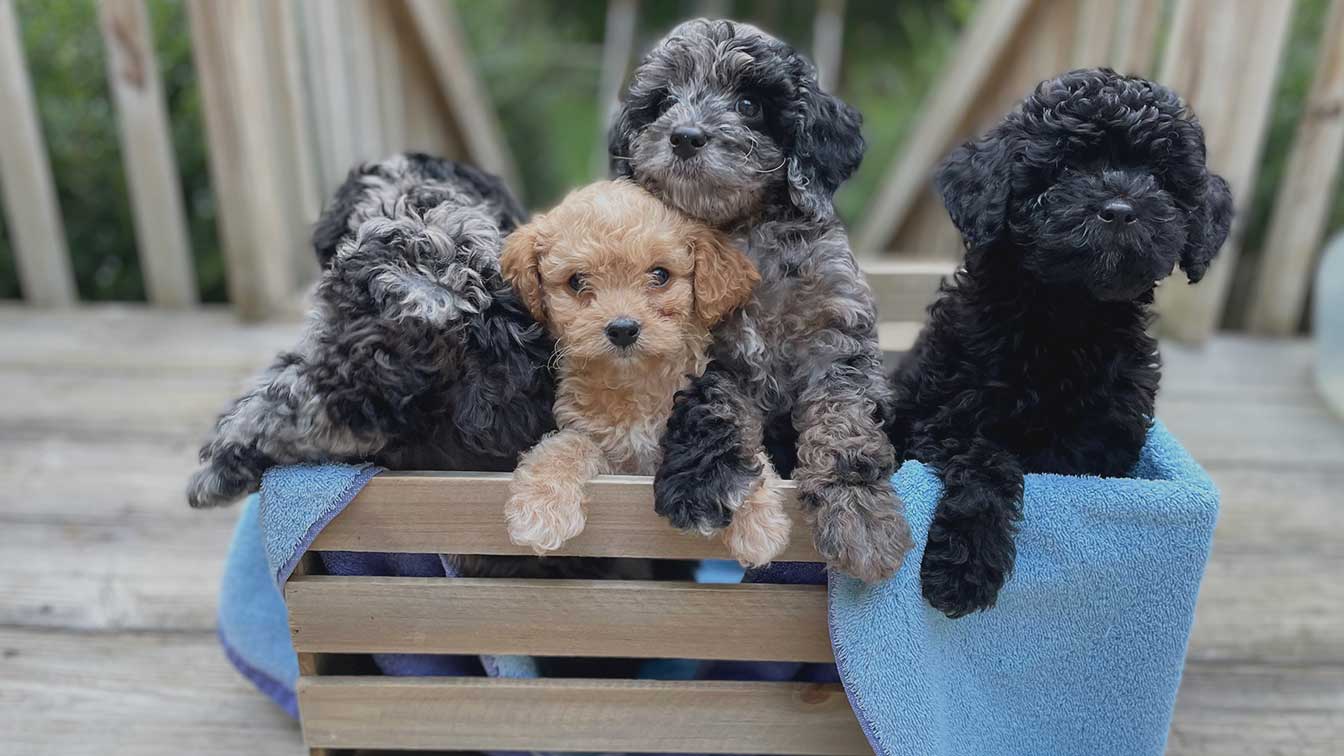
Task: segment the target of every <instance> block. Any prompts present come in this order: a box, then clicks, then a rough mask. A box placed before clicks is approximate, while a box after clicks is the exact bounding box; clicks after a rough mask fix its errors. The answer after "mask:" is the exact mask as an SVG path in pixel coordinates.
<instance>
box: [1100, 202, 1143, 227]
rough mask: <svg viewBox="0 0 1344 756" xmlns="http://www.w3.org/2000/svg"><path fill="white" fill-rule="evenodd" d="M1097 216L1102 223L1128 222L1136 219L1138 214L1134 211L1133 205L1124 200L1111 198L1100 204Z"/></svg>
mask: <svg viewBox="0 0 1344 756" xmlns="http://www.w3.org/2000/svg"><path fill="white" fill-rule="evenodd" d="M1097 217H1098V218H1100V219H1101V222H1102V223H1124V224H1129V223H1133V222H1134V221H1136V220H1138V219H1139V218H1138V214H1137V213H1135V212H1134V206H1133V205H1131V204H1129V203H1128V202H1126V201H1124V200H1118V199H1116V200H1111V201H1110V202H1107V203H1106V204H1105V205H1102V206H1101V212H1099V213H1097Z"/></svg>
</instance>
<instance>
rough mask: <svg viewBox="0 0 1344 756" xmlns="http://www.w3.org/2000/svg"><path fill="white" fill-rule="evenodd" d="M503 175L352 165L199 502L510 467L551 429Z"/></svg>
mask: <svg viewBox="0 0 1344 756" xmlns="http://www.w3.org/2000/svg"><path fill="white" fill-rule="evenodd" d="M526 220H527V217H526V215H525V214H524V213H523V211H522V210H521V209H520V205H519V204H518V202H517V200H515V199H514V198H513V196H512V195H511V194H510V193H509V192H508V191H507V190H506V189H505V188H504V186H503V184H502V183H500V182H499V180H498V179H496V178H494V177H493V176H489V175H488V174H484V173H481V172H480V171H477V170H476V169H474V168H471V167H470V166H466V165H462V164H459V163H454V162H452V161H448V160H441V159H437V158H431V157H427V156H425V155H418V154H410V155H398V156H394V157H392V158H389V159H387V160H384V161H381V162H377V163H366V164H363V165H360V166H357V167H356V168H355V169H354V170H352V171H351V173H350V176H349V178H348V179H347V180H346V182H345V184H344V185H343V186H342V187H341V188H340V190H338V191H337V193H336V198H335V199H334V200H333V201H332V203H331V204H330V205H329V206H328V208H327V210H326V211H325V212H324V214H323V217H322V219H321V220H319V222H318V224H317V226H316V228H315V230H314V247H315V249H316V250H317V253H318V255H319V258H320V259H323V260H324V268H325V270H324V271H323V274H322V278H321V280H320V281H319V283H318V286H317V288H316V292H315V295H314V309H313V312H312V314H311V315H310V317H309V321H308V324H307V327H306V328H305V330H304V333H303V335H302V337H301V339H300V342H299V344H298V345H297V346H296V347H295V348H294V349H293V350H291V351H288V352H284V353H282V354H281V355H279V356H278V357H277V358H276V360H275V362H274V363H273V364H272V365H271V367H270V368H268V369H267V370H266V371H265V372H263V373H262V374H261V376H259V377H258V378H257V380H256V382H255V386H254V388H253V389H251V390H250V391H248V392H247V393H245V394H244V395H243V396H242V397H240V398H239V399H238V400H236V401H235V402H234V403H233V405H232V406H231V407H230V408H229V409H228V410H227V411H226V412H225V413H224V414H223V415H222V416H221V417H220V418H219V420H218V422H217V423H216V426H215V429H214V433H213V435H212V437H211V438H210V440H209V441H208V443H207V444H206V445H205V446H204V447H203V448H202V450H201V462H202V465H201V468H200V469H199V470H198V471H197V472H196V474H195V475H194V476H193V477H192V480H191V482H190V484H189V486H188V491H187V496H188V501H189V502H190V503H191V505H192V506H195V507H201V506H217V505H222V504H227V503H229V502H231V501H233V500H235V499H237V498H239V497H241V496H242V495H244V494H245V493H247V492H249V491H254V490H256V488H257V486H258V485H259V483H260V480H261V474H262V473H263V472H264V471H265V470H266V468H268V467H271V466H273V465H281V464H294V463H301V462H333V461H336V462H357V461H364V460H372V461H374V462H377V463H378V464H380V465H383V466H385V467H389V468H392V469H427V470H496V471H508V470H512V469H513V467H514V463H515V461H516V460H517V458H518V455H519V454H521V453H522V452H524V451H526V450H527V449H529V448H531V447H532V446H533V445H534V444H536V443H537V441H538V440H540V439H541V438H542V437H543V436H544V435H545V434H546V433H547V432H549V431H551V430H553V429H554V428H555V420H554V417H553V414H552V405H553V404H554V401H555V377H554V375H553V372H552V369H551V366H550V362H551V357H552V354H553V351H554V342H553V340H552V338H551V337H550V335H549V334H548V333H547V332H546V331H545V329H544V328H542V327H541V326H540V325H539V324H538V323H537V322H536V321H535V320H534V319H533V317H532V315H531V313H530V312H529V310H528V308H527V306H526V304H525V303H524V302H523V301H522V300H521V299H520V298H519V296H518V295H517V293H515V292H514V290H513V289H512V287H510V286H509V285H508V283H507V282H505V280H504V278H503V276H502V273H501V270H500V259H499V258H500V251H501V247H502V245H503V239H504V232H505V231H506V230H509V229H514V228H516V227H517V226H519V225H521V224H522V223H524V222H526ZM455 560H456V561H457V563H458V568H459V570H460V571H461V573H462V574H464V575H471V576H481V577H531V578H589V579H591V578H603V577H621V578H626V579H677V580H685V579H688V578H689V576H690V565H689V563H685V562H677V561H662V562H653V561H651V560H644V559H574V558H565V559H545V560H540V559H536V558H535V557H502V556H472V555H467V556H459V557H455Z"/></svg>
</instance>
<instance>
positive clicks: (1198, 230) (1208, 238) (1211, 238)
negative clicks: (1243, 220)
mask: <svg viewBox="0 0 1344 756" xmlns="http://www.w3.org/2000/svg"><path fill="white" fill-rule="evenodd" d="M1232 214H1233V210H1232V190H1231V189H1230V188H1229V187H1228V185H1227V181H1226V180H1225V179H1224V178H1223V177H1222V176H1217V175H1213V174H1209V188H1208V191H1206V192H1205V194H1204V203H1203V204H1201V205H1200V206H1199V207H1197V208H1195V209H1194V211H1193V212H1191V213H1190V228H1189V231H1188V233H1187V234H1186V241H1185V249H1183V250H1181V270H1184V271H1185V275H1186V277H1187V278H1189V279H1190V283H1198V282H1199V279H1201V278H1203V277H1204V273H1205V272H1206V271H1207V270H1208V269H1209V263H1211V262H1213V258H1214V257H1217V256H1218V250H1220V249H1222V248H1223V242H1225V241H1227V233H1228V231H1229V230H1231V228H1232Z"/></svg>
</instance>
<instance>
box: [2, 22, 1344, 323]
mask: <svg viewBox="0 0 1344 756" xmlns="http://www.w3.org/2000/svg"><path fill="white" fill-rule="evenodd" d="M1173 4H1174V9H1173V11H1172V16H1171V18H1170V27H1169V28H1168V29H1166V30H1165V34H1163V33H1161V32H1162V31H1163V30H1162V29H1161V28H1160V26H1161V24H1162V19H1163V15H1162V9H1163V6H1164V2H1163V0H1129V1H1128V2H1116V3H1112V2H1099V1H1098V0H999V1H996V2H985V3H983V4H982V8H981V10H980V11H979V12H978V14H977V16H976V17H975V18H974V19H973V20H972V22H971V24H970V25H969V27H968V28H967V29H966V30H965V31H964V33H963V38H962V40H961V42H960V44H959V48H958V49H957V50H956V51H955V52H953V54H952V55H951V56H950V57H949V61H950V62H949V64H948V66H947V68H946V69H945V71H944V72H943V73H942V75H941V77H940V80H939V81H938V82H937V83H936V84H935V85H934V86H933V87H932V89H931V92H932V95H931V97H930V99H929V101H928V102H926V103H925V104H924V106H923V107H922V108H921V116H920V118H919V120H918V121H917V123H916V124H915V126H914V128H913V130H912V132H911V134H910V137H909V138H908V140H907V141H906V144H905V147H904V149H903V151H902V152H901V153H900V154H899V155H897V157H896V158H895V159H894V160H893V161H892V163H891V165H890V166H889V167H887V168H886V169H885V177H884V179H883V181H882V183H881V187H880V190H879V191H878V192H877V194H876V195H875V197H874V199H873V201H872V203H871V205H870V207H869V208H868V210H867V211H866V212H864V213H862V214H861V216H860V217H858V218H856V219H854V221H855V222H854V225H855V229H854V243H855V247H856V250H857V251H858V252H859V253H860V255H861V256H862V257H865V258H867V259H878V258H886V257H897V258H899V257H902V256H908V255H909V254H910V250H918V251H919V254H918V256H919V257H933V258H939V259H944V260H953V259H955V258H956V257H957V256H958V255H959V253H960V240H959V239H958V238H957V237H956V234H955V231H954V229H952V227H951V224H949V223H948V222H947V219H946V213H945V211H944V210H943V208H942V207H941V206H940V204H939V203H938V202H937V201H936V199H935V198H934V197H933V196H932V194H931V192H930V191H929V188H928V187H929V179H930V175H931V173H932V171H933V168H934V166H935V165H936V164H937V161H938V159H939V158H940V157H941V156H942V155H943V154H945V153H946V151H947V150H948V149H949V148H950V147H951V146H952V145H954V144H955V143H956V142H957V141H959V140H961V139H963V138H965V137H967V136H969V135H970V134H972V133H974V132H976V131H978V130H980V129H983V128H984V127H985V126H986V125H988V124H989V123H991V122H992V120H993V119H994V118H996V117H997V116H998V115H999V114H1000V113H1002V112H1003V110H1004V109H1005V108H1007V107H1010V106H1011V104H1012V103H1013V102H1014V101H1015V100H1017V99H1018V98H1019V97H1020V96H1021V95H1022V93H1024V92H1026V91H1027V90H1028V89H1029V88H1030V87H1031V86H1032V85H1033V84H1034V83H1035V82H1036V81H1039V80H1040V79H1042V78H1045V77H1047V76H1050V75H1053V74H1055V73H1058V72H1059V71H1061V70H1065V69H1067V68H1070V67H1075V66H1083V65H1102V64H1105V65H1112V66H1114V67H1116V68H1119V69H1122V70H1126V71H1130V72H1135V73H1142V74H1151V75H1156V76H1157V77H1158V78H1159V79H1160V80H1162V81H1164V82H1166V83H1169V84H1171V85H1172V86H1174V87H1175V88H1177V89H1178V90H1179V91H1182V92H1184V93H1185V94H1186V95H1187V96H1188V97H1189V99H1190V101H1191V104H1192V105H1193V106H1194V109H1195V110H1196V111H1197V112H1198V113H1199V114H1200V116H1201V119H1202V121H1203V122H1204V124H1205V128H1206V131H1207V133H1208V138H1209V149H1210V161H1211V163H1212V164H1213V166H1214V168H1215V169H1216V170H1218V171H1219V172H1220V173H1222V174H1223V175H1225V176H1226V177H1227V178H1228V179H1229V181H1230V182H1231V183H1232V186H1233V190H1234V193H1235V194H1236V196H1237V198H1238V204H1239V209H1242V210H1244V209H1245V207H1246V205H1247V203H1248V202H1249V200H1250V198H1251V195H1252V188H1253V187H1254V185H1255V182H1256V179H1257V176H1256V172H1257V168H1258V166H1259V163H1260V154H1261V150H1262V143H1263V141H1264V135H1265V130H1266V124H1267V123H1268V115H1269V111H1270V108H1271V106H1272V103H1273V98H1274V94H1275V83H1276V80H1277V74H1278V68H1279V60H1280V58H1281V57H1282V53H1283V50H1284V46H1285V44H1286V41H1287V37H1288V27H1289V22H1290V19H1291V17H1292V12H1293V1H1292V0H1261V1H1260V2H1254V3H1237V4H1235V5H1232V6H1228V5H1226V4H1224V3H1222V2H1221V1H1220V0H1173ZM731 5H732V4H731V3H725V2H715V1H714V0H702V1H701V2H698V3H695V4H694V6H693V8H694V10H695V11H697V12H699V13H702V14H706V15H721V14H723V13H725V12H729V11H731ZM459 8H460V9H462V10H463V11H469V9H470V5H469V4H465V5H459V4H456V3H453V2H449V1H448V0H342V1H341V2H324V1H318V2H312V1H310V0H292V1H288V2H271V0H188V10H189V16H190V25H191V35H192V42H193V45H192V47H193V50H194V56H195V64H196V70H197V75H198V78H199V83H200V88H201V95H202V100H203V105H204V108H203V109H204V117H205V125H206V135H207V147H208V153H209V158H210V175H211V182H212V185H213V188H214V192H215V196H216V198H217V204H218V208H219V210H218V216H219V227H220V237H221V241H222V247H223V250H224V255H225V262H226V271H227V277H228V289H229V298H230V301H231V302H232V303H233V306H234V307H235V308H236V310H237V312H238V313H239V314H240V315H241V316H242V317H244V318H252V319H255V318H263V317H268V316H271V315H274V314H276V313H279V312H284V311H287V310H289V309H291V308H292V307H293V305H294V303H295V301H296V292H297V291H298V290H299V289H300V288H301V286H302V285H303V283H305V282H306V281H307V280H309V279H310V278H311V277H312V276H313V275H314V274H315V268H314V263H313V262H312V256H311V255H310V254H309V253H308V251H307V249H306V246H307V245H306V237H307V233H308V228H309V226H310V224H311V223H312V221H313V220H314V219H315V217H316V215H317V212H318V210H319V209H320V206H321V202H322V199H323V197H324V196H326V195H327V194H328V193H329V192H330V191H331V190H332V189H333V188H334V187H335V185H336V184H337V183H338V182H339V181H340V179H341V178H342V177H343V176H344V174H345V172H346V170H347V169H348V167H349V166H350V165H351V164H352V163H354V162H355V161H357V160H360V159H370V158H375V157H379V156H382V155H385V154H388V153H391V152H395V151H398V150H403V149H420V150H425V151H428V152H433V153H437V154H442V155H445V156H448V157H457V158H464V159H469V160H472V161H474V162H476V163H478V164H480V165H481V166H483V167H485V168H487V169H489V170H492V171H495V172H497V173H500V174H501V175H503V176H504V177H505V178H506V179H507V180H508V181H509V182H510V183H511V185H513V186H515V187H517V186H519V184H518V174H517V171H516V168H515V166H514V163H513V160H512V157H511V156H510V153H509V150H508V147H507V145H506V143H505V141H504V139H503V137H502V132H501V130H500V128H499V125H498V123H497V122H496V121H495V117H494V110H493V108H492V107H491V105H490V102H489V98H488V97H486V96H485V93H484V91H483V87H482V85H481V83H480V81H479V80H478V79H477V77H476V75H475V73H474V69H473V67H472V65H471V61H472V58H471V54H470V52H469V51H468V50H467V46H466V43H465V42H464V39H463V34H462V30H461V28H460V26H459V24H458V20H457V17H456V13H457V12H458V9H459ZM639 11H640V5H639V2H638V0H609V6H608V14H607V37H606V40H605V43H604V46H603V55H602V64H601V72H600V81H599V86H598V100H597V102H596V103H595V106H596V107H597V108H599V109H600V110H602V111H603V112H610V111H611V110H612V109H613V108H614V106H615V102H616V97H617V95H618V93H619V91H620V88H621V86H622V83H623V81H624V80H625V77H626V75H627V74H628V72H629V69H630V67H631V65H632V64H633V63H634V57H635V54H636V52H637V49H638V48H639V46H640V45H641V44H646V43H648V42H649V41H650V40H648V39H642V38H640V36H639V31H638V30H639V28H640V27H639V24H638V20H639ZM844 20H845V3H844V0H818V1H817V2H816V4H815V6H814V18H813V29H814V33H813V38H812V40H811V41H810V52H811V54H812V55H813V57H814V58H815V60H816V61H817V63H818V66H819V70H820V75H821V78H822V81H823V82H824V84H825V86H827V87H828V88H832V89H833V88H835V87H836V85H837V83H838V82H840V81H841V79H842V74H843V70H842V66H843V57H844V56H843V51H844V39H843V30H844ZM100 22H101V24H102V32H103V37H104V40H105V43H106V44H105V47H106V49H107V55H108V75H109V79H110V84H111V91H112V94H113V100H114V102H115V105H116V115H117V119H118V123H119V126H120V133H121V142H122V153H123V155H124V157H125V163H126V166H127V181H128V185H129V187H130V199H131V207H132V211H133V217H134V221H135V232H136V240H137V248H138V253H139V257H140V260H141V262H142V268H143V270H144V275H145V289H146V291H147V293H148V297H149V300H150V302H151V303H152V304H154V305H156V306H162V307H185V306H191V305H193V304H195V303H196V301H197V295H196V290H195V276H194V274H193V271H192V263H191V259H192V258H191V254H190V249H189V242H188V236H187V233H186V220H185V214H184V212H183V206H182V196H181V190H180V188H179V181H178V173H177V166H176V163H175V160H174V157H173V150H172V144H171V141H170V139H169V130H168V117H167V114H166V109H165V107H164V101H163V92H162V85H161V83H160V80H159V74H158V67H157V65H156V62H155V52H154V49H153V45H152V44H151V40H150V36H149V31H148V23H147V17H146V11H145V2H144V0H101V2H100ZM1161 38H1165V39H1166V42H1165V48H1164V50H1163V51H1162V55H1161V60H1160V62H1159V61H1158V53H1159V50H1158V49H1157V45H1158V43H1159V40H1160V39H1161ZM603 126H605V121H604V122H603ZM872 127H874V125H873V124H870V128H872ZM595 138H596V139H597V140H600V141H599V144H602V143H604V142H605V139H604V137H603V136H602V135H601V134H598V135H595ZM598 154H599V155H600V154H601V151H600V150H599V151H598ZM1341 156H1344V0H1332V3H1331V6H1330V12H1329V16H1328V19H1327V21H1326V29H1325V30H1324V32H1323V36H1322V42H1321V52H1320V54H1319V56H1318V61H1317V64H1316V72H1315V76H1314V80H1313V85H1312V88H1311V93H1310V96H1309V98H1308V102H1307V107H1306V109H1305V114H1304V116H1303V118H1302V121H1301V124H1300V126H1299V129H1298V134H1297V138H1296V141H1295V143H1294V146H1293V149H1292V152H1291V157H1290V160H1289V167H1288V171H1287V175H1286V178H1285V179H1284V180H1283V181H1282V183H1281V185H1280V186H1279V187H1278V189H1279V191H1278V194H1277V197H1276V202H1275V207H1274V214H1273V219H1272V222H1271V224H1270V227H1269V231H1268V238H1267V240H1266V242H1265V244H1264V252H1263V254H1262V255H1261V256H1260V262H1259V268H1258V271H1259V272H1258V275H1257V276H1255V278H1254V281H1255V283H1254V285H1253V287H1252V294H1251V297H1250V301H1249V302H1248V303H1247V304H1246V305H1245V306H1246V312H1247V317H1246V321H1247V324H1248V326H1249V327H1250V328H1251V329H1252V330H1254V331H1256V332H1260V333H1268V334H1288V333H1292V332H1293V331H1295V330H1296V327H1297V324H1298V322H1299V320H1300V317H1301V314H1302V312H1303V310H1304V307H1305V300H1306V297H1307V288H1308V286H1307V282H1308V281H1309V280H1310V277H1311V271H1312V269H1313V267H1314V262H1315V260H1316V256H1317V254H1318V249H1319V247H1320V243H1321V237H1322V235H1323V233H1324V226H1325V222H1326V218H1327V215H1328V212H1329V209H1330V207H1331V201H1330V200H1331V192H1332V189H1333V187H1334V186H1335V184H1336V181H1335V178H1336V176H1337V175H1338V170H1339V165H1340V163H1341ZM604 162H605V161H604V160H601V159H597V160H595V165H594V167H593V173H594V174H595V175H600V174H602V173H604V172H605V167H604V165H603V163H604ZM0 188H2V189H3V192H2V193H3V196H4V211H5V217H6V219H7V221H8V223H7V225H8V228H9V232H10V237H11V242H12V246H13V247H14V250H15V255H16V262H17V267H18V271H19V275H20V283H21V287H22V290H23V292H24V296H25V298H26V299H27V300H28V301H29V302H30V303H32V304H34V305H51V306H65V305H71V304H73V303H74V302H75V301H76V299H77V296H76V291H75V286H74V281H73V275H72V273H71V264H70V258H69V252H68V250H67V249H66V244H65V239H64V232H63V229H62V227H61V221H60V217H61V216H60V211H59V207H58V205H57V200H56V194H55V190H54V185H53V180H52V175H51V170H50V167H49V161H48V159H47V152H46V147H45V144H44V142H43V136H42V132H41V129H40V127H39V121H38V118H37V115H36V110H35V108H34V101H33V92H32V85H31V82H30V80H29V78H28V76H27V73H26V66H25V62H24V55H23V51H22V48H21V43H20V35H19V28H18V21H17V19H16V15H15V10H14V3H13V0H0ZM1240 215H1241V217H1242V218H1244V217H1245V215H1246V213H1245V212H1242V213H1241V214H1240ZM1241 229H1242V226H1241V225H1240V224H1239V225H1238V226H1237V227H1236V228H1234V232H1233V235H1232V237H1231V239H1230V241H1229V242H1228V246H1227V248H1226V249H1225V250H1224V252H1223V259H1222V260H1221V261H1220V262H1219V263H1218V264H1217V265H1215V266H1214V267H1213V268H1212V269H1211V271H1210V275H1209V277H1208V279H1207V280H1206V281H1205V282H1204V283H1203V284H1201V286H1199V287H1165V288H1164V289H1163V290H1162V292H1161V300H1160V304H1161V307H1162V309H1163V311H1164V313H1165V314H1166V315H1167V316H1168V317H1166V318H1165V319H1164V321H1165V323H1166V324H1167V326H1166V327H1167V328H1168V329H1169V330H1170V331H1172V332H1174V333H1176V334H1177V335H1180V336H1182V337H1185V338H1188V339H1191V340H1199V339H1202V338H1205V337H1206V336H1208V335H1209V333H1211V331H1212V330H1213V329H1214V328H1215V327H1216V325H1217V323H1218V321H1219V319H1220V317H1221V314H1222V312H1223V310H1224V308H1225V307H1226V306H1227V302H1228V296H1229V291H1230V289H1231V281H1232V280H1233V274H1234V272H1235V270H1236V269H1237V267H1238V265H1241V264H1247V263H1245V262H1243V261H1239V260H1238V257H1239V255H1238V251H1239V249H1240V247H1241V245H1242V239H1241Z"/></svg>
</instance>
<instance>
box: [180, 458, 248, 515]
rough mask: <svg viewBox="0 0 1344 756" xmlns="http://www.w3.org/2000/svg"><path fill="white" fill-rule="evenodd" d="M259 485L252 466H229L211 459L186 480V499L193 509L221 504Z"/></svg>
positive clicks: (231, 500)
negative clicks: (247, 467)
mask: <svg viewBox="0 0 1344 756" xmlns="http://www.w3.org/2000/svg"><path fill="white" fill-rule="evenodd" d="M260 485H261V478H260V475H258V474H257V473H254V472H252V470H251V469H246V468H240V467H229V466H228V465H226V464H222V463H218V462H217V461H215V460H211V461H208V462H207V463H206V464H204V465H203V466H201V467H200V469H198V470H196V472H195V473H193V474H192V476H191V480H190V481H188V483H187V503H188V504H190V505H191V507H192V508H193V509H207V508H210V507H222V506H226V505H228V504H232V503H233V502H234V501H237V500H238V499H241V498H242V497H244V496H246V495H247V494H248V493H249V492H251V491H255V490H257V488H258V487H259V486H260Z"/></svg>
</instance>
